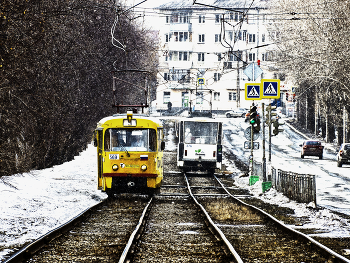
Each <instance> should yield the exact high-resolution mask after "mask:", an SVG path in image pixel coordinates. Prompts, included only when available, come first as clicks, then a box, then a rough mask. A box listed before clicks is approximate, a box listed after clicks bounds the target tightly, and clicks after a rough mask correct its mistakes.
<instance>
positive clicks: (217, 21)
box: [154, 0, 284, 112]
mask: <svg viewBox="0 0 350 263" xmlns="http://www.w3.org/2000/svg"><path fill="white" fill-rule="evenodd" d="M196 2H197V3H198V4H192V3H193V1H188V0H183V1H174V2H170V3H167V4H163V5H160V6H159V7H158V8H157V11H158V12H159V14H160V17H159V28H160V31H159V36H160V61H159V78H158V86H157V100H156V102H155V103H154V104H155V106H156V108H157V110H167V109H168V103H169V102H171V105H172V108H173V109H175V110H176V109H179V110H180V109H182V108H191V109H194V110H212V111H214V112H215V111H218V112H222V111H227V110H230V109H234V108H238V107H242V108H249V106H250V105H251V103H252V101H246V100H245V83H247V82H254V83H256V82H260V81H261V79H262V78H265V79H273V78H278V77H280V79H281V81H282V82H281V84H282V83H283V80H284V79H283V76H278V74H277V73H276V71H274V69H273V65H272V62H271V61H269V60H270V57H271V56H273V45H272V43H273V32H272V33H269V32H268V31H267V27H266V25H267V22H268V20H267V19H266V12H267V9H266V3H267V2H266V1H262V0H261V1H255V2H254V4H253V5H251V6H250V4H251V3H250V2H249V3H248V2H246V1H240V0H237V1H234V0H226V1H224V0H221V1H220V0H217V1H212V3H211V4H207V3H208V1H206V4H207V5H201V4H200V3H199V2H200V1H196ZM258 62H260V67H261V69H262V70H263V73H262V74H261V75H260V76H259V77H258V78H257V79H256V80H255V81H253V80H250V79H249V78H248V77H247V76H246V75H245V74H244V70H245V69H246V67H247V66H248V65H249V64H251V63H258Z"/></svg>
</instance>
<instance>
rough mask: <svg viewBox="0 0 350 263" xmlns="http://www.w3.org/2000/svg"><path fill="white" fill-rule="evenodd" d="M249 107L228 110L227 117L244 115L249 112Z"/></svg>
mask: <svg viewBox="0 0 350 263" xmlns="http://www.w3.org/2000/svg"><path fill="white" fill-rule="evenodd" d="M247 111H248V110H247V109H244V108H237V109H233V110H230V111H228V112H226V113H225V115H226V117H227V118H232V117H244V116H245V114H246V113H247Z"/></svg>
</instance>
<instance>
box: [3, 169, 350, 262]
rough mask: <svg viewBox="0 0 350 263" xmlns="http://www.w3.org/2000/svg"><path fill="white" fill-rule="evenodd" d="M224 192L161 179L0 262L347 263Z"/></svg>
mask: <svg viewBox="0 0 350 263" xmlns="http://www.w3.org/2000/svg"><path fill="white" fill-rule="evenodd" d="M230 190H231V189H230V188H226V187H225V186H224V184H223V183H222V182H221V180H219V179H218V178H217V177H215V176H212V177H199V176H191V177H186V176H183V175H182V174H181V173H167V174H166V176H165V177H164V182H163V186H162V188H161V192H160V194H159V195H156V196H154V197H153V198H148V196H135V195H132V196H124V195H122V196H120V197H119V198H118V199H117V200H113V201H105V202H103V203H100V204H99V205H97V206H95V207H93V208H91V209H89V210H87V211H85V213H82V214H81V215H79V216H78V217H77V218H75V219H74V220H72V221H71V222H70V223H69V224H68V225H66V226H63V227H62V229H58V230H55V231H52V233H49V234H48V235H45V236H44V237H43V238H41V239H40V240H38V241H36V242H34V243H33V244H32V245H29V246H28V247H26V248H24V249H23V250H22V251H20V252H18V253H17V255H14V256H13V257H12V258H10V259H9V260H7V261H6V263H8V262H59V261H61V262H62V261H67V262H119V263H122V262H196V261H200V262H282V261H283V262H350V260H348V259H346V258H344V257H342V256H340V255H339V254H337V253H335V252H334V251H332V250H330V249H329V248H327V247H325V246H323V245H322V244H320V243H318V242H317V241H315V240H313V239H311V238H310V237H308V236H306V235H304V234H302V233H300V232H298V231H295V230H293V229H291V228H289V227H288V226H286V225H284V224H282V223H281V222H280V221H278V220H276V219H275V218H273V217H272V216H270V215H269V214H267V213H265V212H264V211H262V210H261V209H259V208H256V207H254V206H252V205H249V204H246V203H244V202H242V201H241V200H240V199H238V198H237V197H236V196H234V195H232V194H231V193H230ZM194 200H195V201H194Z"/></svg>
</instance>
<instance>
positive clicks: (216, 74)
mask: <svg viewBox="0 0 350 263" xmlns="http://www.w3.org/2000/svg"><path fill="white" fill-rule="evenodd" d="M220 79H221V73H217V72H215V73H214V81H219V80H220Z"/></svg>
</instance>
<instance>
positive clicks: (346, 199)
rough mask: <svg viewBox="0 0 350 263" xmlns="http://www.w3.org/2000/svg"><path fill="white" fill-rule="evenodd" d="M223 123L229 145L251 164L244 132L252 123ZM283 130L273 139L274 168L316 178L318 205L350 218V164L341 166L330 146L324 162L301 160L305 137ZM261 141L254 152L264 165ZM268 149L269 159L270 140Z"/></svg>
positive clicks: (225, 121) (230, 120)
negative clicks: (258, 147)
mask: <svg viewBox="0 0 350 263" xmlns="http://www.w3.org/2000/svg"><path fill="white" fill-rule="evenodd" d="M221 120H222V121H223V123H224V134H225V138H226V143H225V144H226V145H227V146H228V147H231V150H232V152H233V153H234V154H235V155H237V157H238V158H239V159H241V160H242V161H244V162H246V163H248V159H249V156H250V150H245V149H244V147H243V145H244V141H246V139H245V138H244V130H245V129H246V128H247V127H248V126H249V124H248V123H246V122H244V118H236V119H226V118H222V119H221ZM282 127H283V128H284V132H282V133H279V134H278V135H277V136H273V137H272V147H271V148H272V149H271V153H272V154H271V165H272V166H274V167H275V168H278V169H281V170H284V171H292V172H295V173H302V174H313V175H316V193H317V205H319V206H323V207H326V208H328V209H330V210H333V211H337V212H341V213H344V214H347V215H350V187H349V183H350V165H343V167H337V163H336V154H337V152H336V150H335V149H334V147H331V146H330V145H325V146H326V147H325V150H324V154H323V159H322V160H319V159H318V157H305V159H301V157H300V146H299V145H300V144H301V143H302V142H303V140H305V139H304V137H303V136H302V135H301V134H299V133H297V132H295V131H294V130H293V129H292V128H290V127H289V126H287V125H284V126H282ZM261 133H262V132H261ZM267 133H268V130H267V129H266V134H267ZM266 138H268V137H266ZM257 141H258V142H259V143H260V149H259V150H255V151H254V160H256V161H258V162H262V156H263V150H262V136H260V138H259V139H258V140H257ZM323 145H324V144H323ZM265 146H266V152H265V154H266V159H267V160H268V149H269V145H268V139H267V140H266V144H265Z"/></svg>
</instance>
